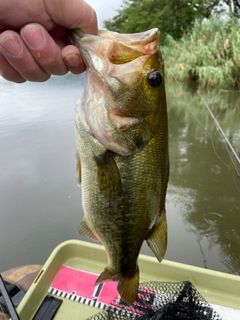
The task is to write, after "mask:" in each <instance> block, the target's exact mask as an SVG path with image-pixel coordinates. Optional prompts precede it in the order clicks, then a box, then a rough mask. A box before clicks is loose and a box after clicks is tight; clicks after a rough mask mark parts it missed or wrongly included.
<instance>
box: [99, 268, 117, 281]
mask: <svg viewBox="0 0 240 320" xmlns="http://www.w3.org/2000/svg"><path fill="white" fill-rule="evenodd" d="M106 280H116V276H115V275H114V274H113V273H112V272H111V270H110V269H109V268H108V267H106V268H105V269H104V270H103V272H102V273H101V274H100V276H99V277H98V278H97V280H96V282H95V285H98V284H99V283H102V282H103V281H106Z"/></svg>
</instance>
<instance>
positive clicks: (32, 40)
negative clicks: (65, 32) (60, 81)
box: [20, 23, 68, 75]
mask: <svg viewBox="0 0 240 320" xmlns="http://www.w3.org/2000/svg"><path fill="white" fill-rule="evenodd" d="M20 34H21V37H22V39H23V41H24V43H25V44H26V46H27V47H28V50H29V51H30V52H31V55H32V56H33V58H34V60H35V61H36V62H37V64H38V65H39V66H40V67H41V68H42V69H43V70H44V71H45V72H46V73H48V74H54V75H64V74H66V73H67V72H68V68H67V66H66V64H65V63H64V61H63V59H62V53H61V49H60V47H59V46H58V45H57V44H56V42H55V41H54V40H53V38H52V37H51V36H50V35H49V33H48V31H47V30H46V29H45V28H44V27H43V26H41V25H40V24H38V23H31V24H28V25H26V26H24V27H23V28H22V29H21V31H20Z"/></svg>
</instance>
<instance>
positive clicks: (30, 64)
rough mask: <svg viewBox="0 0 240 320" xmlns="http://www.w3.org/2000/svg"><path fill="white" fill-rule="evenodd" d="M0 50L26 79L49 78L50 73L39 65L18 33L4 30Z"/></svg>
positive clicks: (41, 79) (0, 40)
mask: <svg viewBox="0 0 240 320" xmlns="http://www.w3.org/2000/svg"><path fill="white" fill-rule="evenodd" d="M0 52H1V53H2V54H3V55H4V57H5V59H6V60H7V61H8V63H9V64H10V65H11V66H12V67H13V68H14V69H15V70H16V71H17V72H18V73H19V74H20V75H21V76H22V77H23V78H24V79H26V80H29V81H46V80H47V79H49V77H50V75H49V74H47V73H46V72H45V71H44V70H42V69H41V68H40V67H39V65H38V64H37V63H36V61H35V60H34V59H33V57H32V55H31V54H30V52H29V50H28V49H27V47H26V46H25V44H24V43H23V41H22V39H21V37H20V35H19V34H18V33H16V32H14V31H4V32H3V33H1V34H0Z"/></svg>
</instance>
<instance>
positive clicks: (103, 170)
mask: <svg viewBox="0 0 240 320" xmlns="http://www.w3.org/2000/svg"><path fill="white" fill-rule="evenodd" d="M94 159H95V162H96V164H97V179H98V184H99V187H100V190H101V192H102V193H103V194H104V195H105V196H107V197H110V198H119V197H120V196H121V195H122V183H121V177H120V173H119V170H118V167H117V164H116V162H115V160H114V158H113V155H112V154H111V152H110V151H108V150H107V151H106V152H105V153H104V154H103V155H101V156H98V157H95V158H94Z"/></svg>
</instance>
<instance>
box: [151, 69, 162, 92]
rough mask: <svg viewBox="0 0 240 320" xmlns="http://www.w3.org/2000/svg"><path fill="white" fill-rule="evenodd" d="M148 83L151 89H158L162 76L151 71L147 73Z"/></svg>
mask: <svg viewBox="0 0 240 320" xmlns="http://www.w3.org/2000/svg"><path fill="white" fill-rule="evenodd" d="M148 83H149V84H150V86H151V87H153V88H158V87H160V85H161V83H162V75H161V73H160V72H158V71H153V72H151V73H149V75H148Z"/></svg>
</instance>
